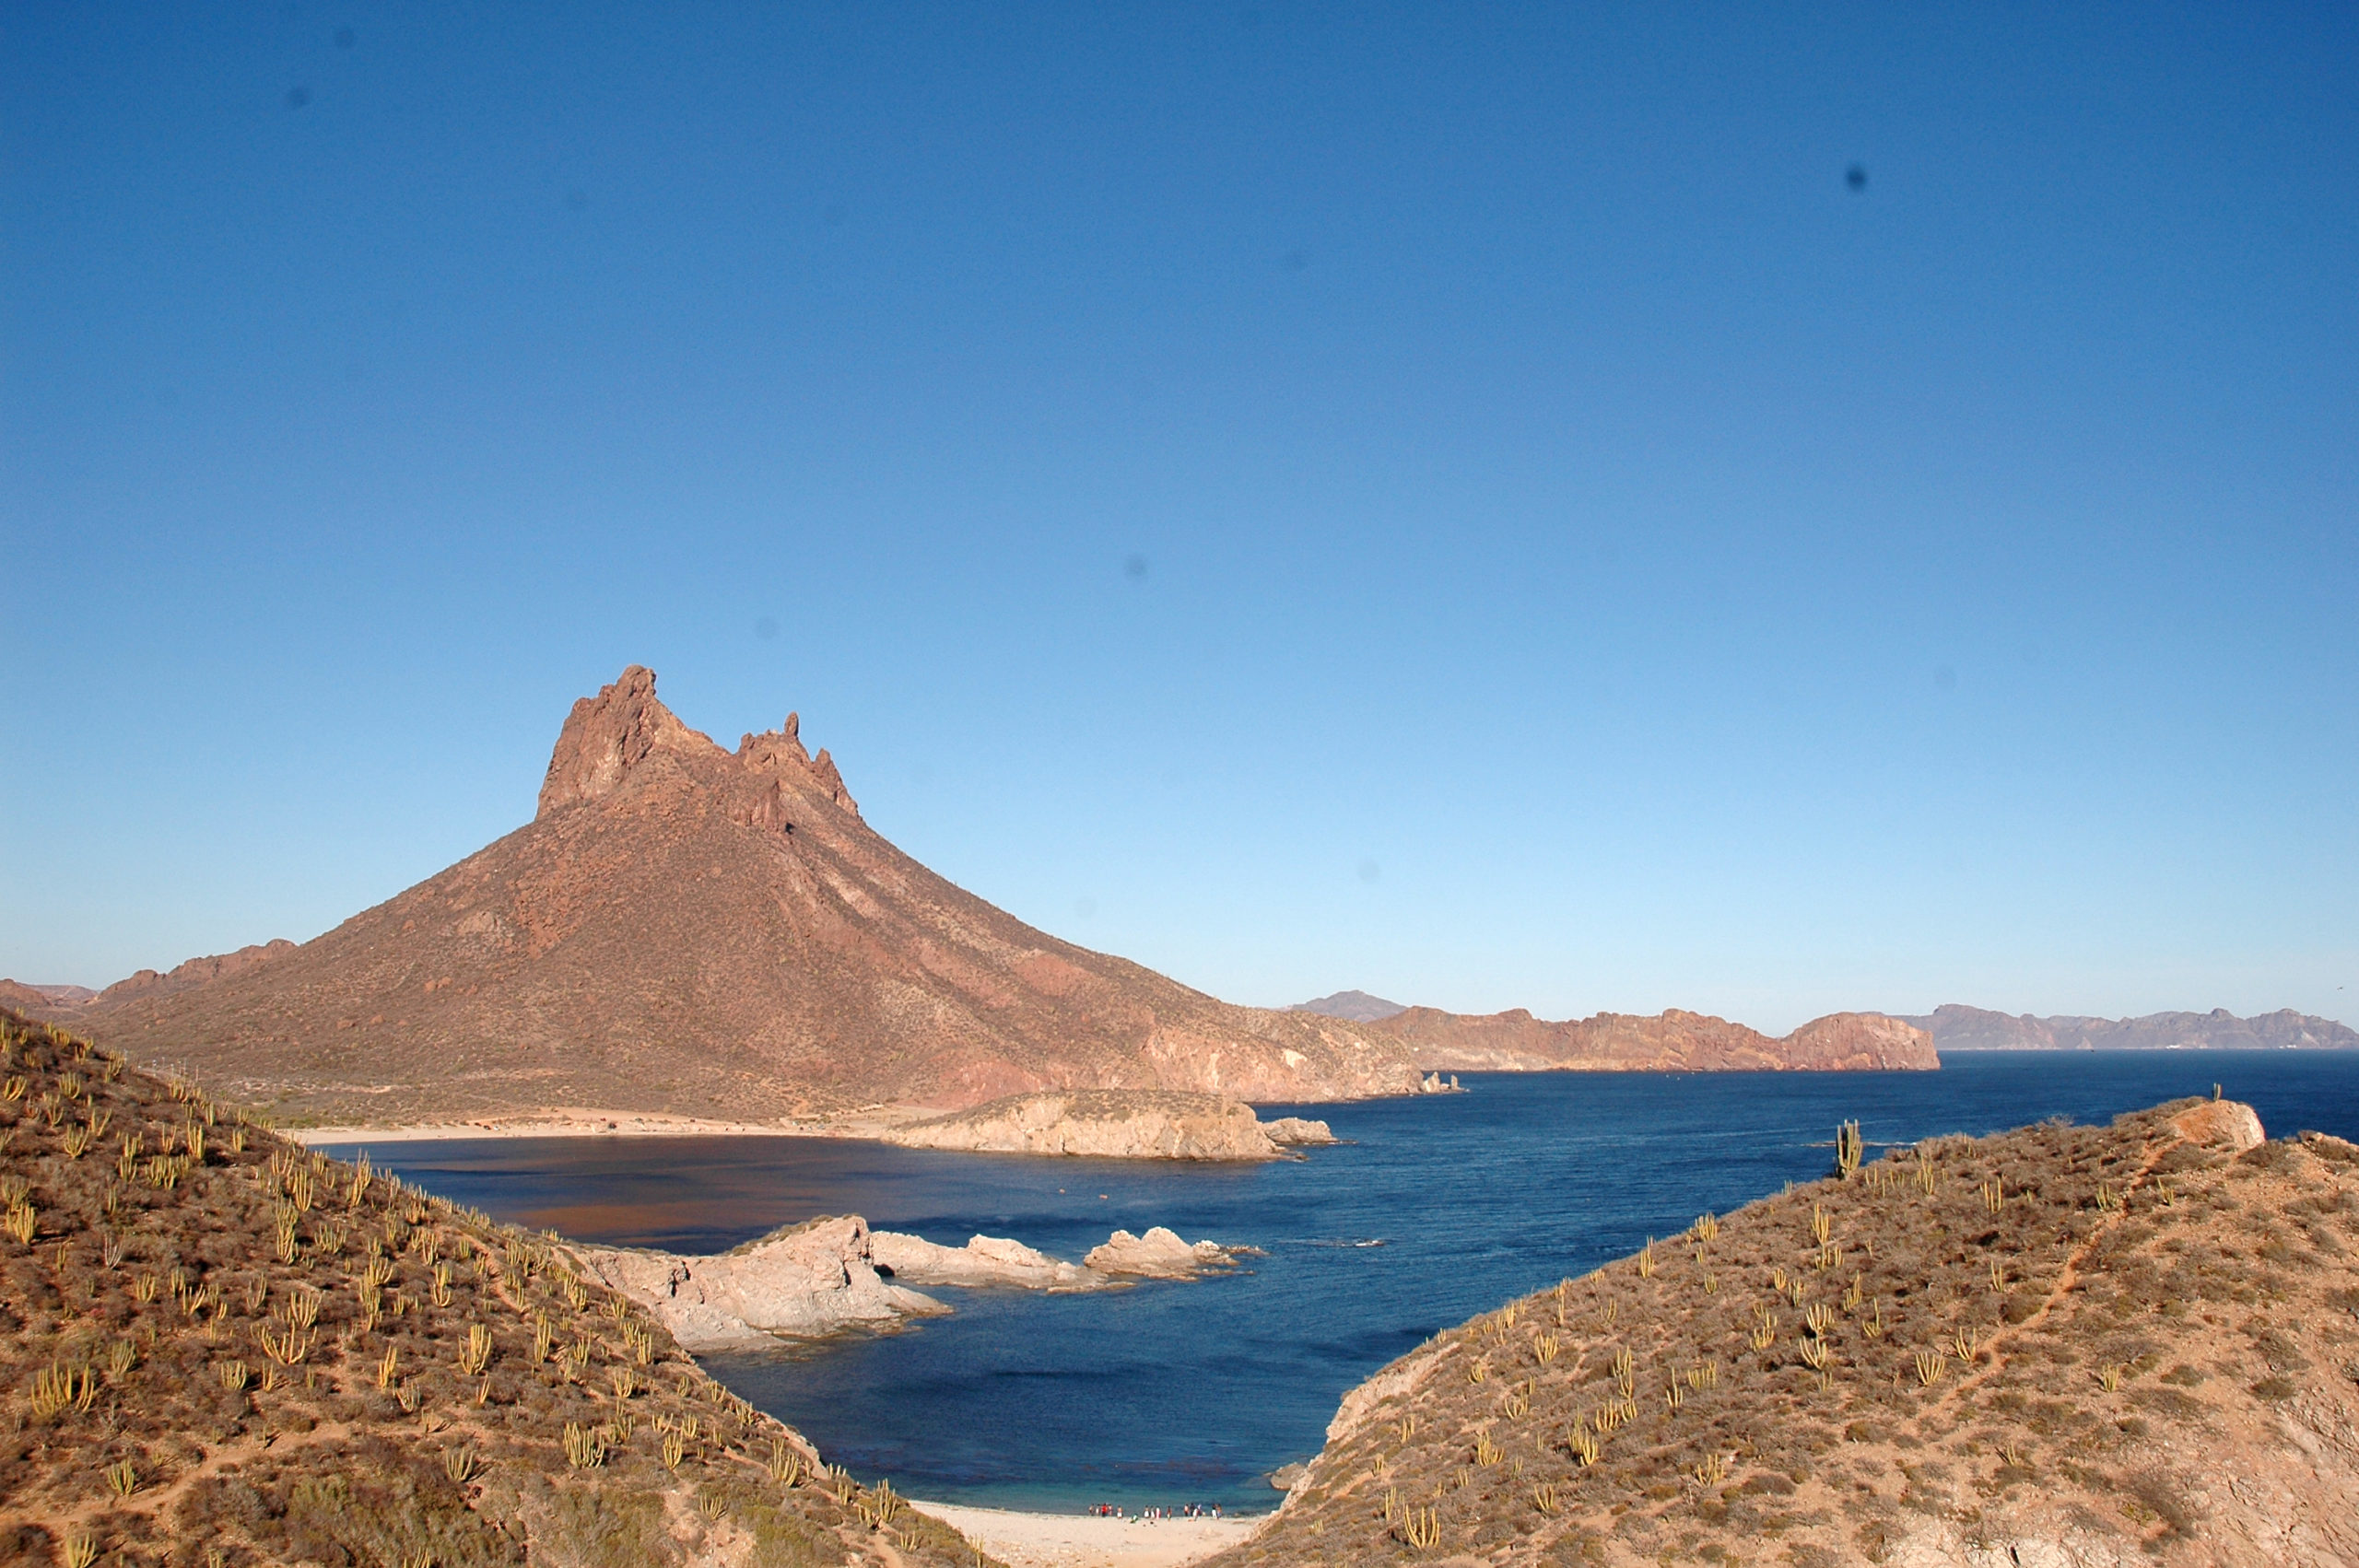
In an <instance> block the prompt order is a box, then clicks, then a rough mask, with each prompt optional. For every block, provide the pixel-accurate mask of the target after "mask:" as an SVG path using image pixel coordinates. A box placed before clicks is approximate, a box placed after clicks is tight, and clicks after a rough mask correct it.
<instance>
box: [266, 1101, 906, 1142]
mask: <svg viewBox="0 0 2359 1568" xmlns="http://www.w3.org/2000/svg"><path fill="white" fill-rule="evenodd" d="M863 1125H864V1124H863ZM282 1130H283V1132H284V1135H285V1136H286V1137H288V1138H292V1139H295V1140H297V1141H299V1142H302V1143H305V1144H308V1145H311V1146H314V1147H316V1146H318V1145H320V1144H323V1143H363V1144H373V1143H422V1142H428V1141H442V1140H446V1139H453V1138H691V1137H693V1138H727V1137H746V1136H758V1137H768V1138H847V1137H854V1138H856V1137H861V1136H864V1135H865V1134H864V1133H863V1132H862V1131H858V1130H853V1129H852V1128H851V1127H848V1126H846V1125H842V1124H838V1123H829V1122H819V1121H706V1120H700V1119H698V1117H684V1116H666V1115H664V1114H663V1113H662V1112H659V1111H593V1110H548V1111H534V1112H530V1113H527V1114H523V1115H518V1116H491V1117H480V1118H478V1119H475V1120H472V1121H440V1122H414V1123H410V1124H407V1125H405V1126H397V1127H362V1126H347V1127H291V1128H287V1129H282Z"/></svg>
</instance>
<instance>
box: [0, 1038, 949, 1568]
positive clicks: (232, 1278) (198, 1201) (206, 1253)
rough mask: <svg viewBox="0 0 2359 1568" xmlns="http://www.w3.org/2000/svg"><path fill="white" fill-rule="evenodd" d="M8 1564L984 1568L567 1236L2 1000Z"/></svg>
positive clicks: (3, 1501)
mask: <svg viewBox="0 0 2359 1568" xmlns="http://www.w3.org/2000/svg"><path fill="white" fill-rule="evenodd" d="M0 1215H5V1219H0V1543H5V1549H4V1550H5V1553H6V1558H7V1560H8V1561H10V1562H25V1563H27V1564H31V1565H49V1564H58V1563H63V1564H67V1565H70V1568H90V1565H91V1564H93V1563H94V1562H104V1563H105V1564H106V1565H107V1568H117V1565H121V1568H168V1565H170V1568H187V1565H190V1564H199V1563H202V1564H208V1565H217V1568H252V1565H255V1564H261V1563H342V1564H352V1565H359V1564H383V1565H387V1568H398V1565H402V1564H408V1565H411V1568H416V1565H417V1564H420V1563H432V1564H435V1565H437V1568H494V1565H511V1568H525V1565H527V1564H532V1563H552V1564H564V1565H569V1568H686V1565H687V1564H688V1563H696V1564H698V1565H711V1568H790V1565H792V1568H813V1565H816V1564H821V1563H826V1564H834V1563H840V1562H857V1563H862V1564H873V1565H875V1568H914V1565H916V1564H928V1565H933V1568H978V1565H979V1564H981V1563H983V1562H986V1561H987V1560H986V1559H983V1558H981V1557H980V1556H979V1554H978V1553H977V1552H976V1551H975V1550H974V1549H973V1548H972V1547H971V1546H970V1545H969V1544H968V1542H967V1541H966V1540H964V1539H961V1538H960V1537H959V1536H958V1535H957V1533H956V1532H955V1531H953V1530H951V1529H950V1528H949V1527H946V1526H945V1525H943V1524H941V1523H939V1522H938V1521H936V1520H933V1519H932V1518H929V1517H927V1516H925V1515H919V1514H916V1513H913V1512H912V1511H910V1509H909V1508H908V1507H906V1506H905V1505H904V1504H902V1502H901V1501H900V1499H898V1498H897V1497H895V1496H894V1495H893V1494H892V1493H891V1492H890V1491H889V1490H888V1489H886V1487H884V1486H883V1485H882V1484H881V1483H880V1485H879V1486H878V1487H877V1488H875V1489H874V1490H871V1489H865V1488H862V1487H859V1486H857V1485H856V1484H854V1483H853V1481H852V1480H851V1478H850V1477H849V1476H847V1475H845V1474H843V1473H842V1472H841V1471H839V1470H833V1469H828V1468H827V1467H825V1466H824V1465H823V1464H821V1462H820V1460H819V1457H818V1455H817V1454H816V1452H815V1451H814V1450H813V1449H812V1447H811V1445H809V1444H808V1443H807V1442H806V1441H805V1440H804V1438H803V1437H802V1436H801V1435H800V1434H799V1433H795V1432H794V1431H792V1429H790V1428H788V1427H785V1426H783V1425H781V1424H780V1423H779V1422H775V1421H772V1420H771V1419H769V1417H767V1416H763V1415H761V1414H759V1413H758V1412H757V1411H755V1410H753V1409H752V1407H750V1406H748V1405H747V1404H745V1402H744V1401H743V1400H741V1399H739V1398H737V1397H736V1396H734V1395H733V1394H731V1393H729V1392H728V1391H727V1390H726V1389H724V1388H722V1387H720V1386H719V1385H718V1384H716V1383H714V1382H712V1381H711V1380H710V1378H708V1377H706V1376H705V1375H704V1374H703V1373H702V1372H700V1371H699V1370H698V1368H697V1366H696V1365H695V1363H693V1362H691V1361H690V1360H689V1359H688V1358H687V1356H686V1355H684V1354H683V1353H682V1352H681V1351H680V1349H679V1347H678V1346H677V1345H676V1344H675V1342H674V1340H673V1339H672V1337H671V1335H670V1334H669V1333H667V1332H666V1331H665V1329H664V1328H663V1326H662V1325H661V1324H660V1323H658V1322H656V1321H655V1320H653V1319H652V1318H651V1317H650V1316H648V1314H647V1313H646V1312H644V1311H643V1310H641V1309H640V1307H639V1306H637V1305H634V1304H632V1303H631V1302H630V1301H629V1300H628V1299H626V1298H625V1297H623V1296H620V1295H617V1294H616V1293H613V1292H611V1291H610V1290H608V1289H607V1287H606V1286H605V1285H604V1284H603V1283H601V1282H600V1281H597V1280H596V1279H594V1278H584V1277H583V1275H582V1274H581V1272H580V1271H579V1270H577V1269H576V1268H575V1267H574V1266H573V1265H572V1263H571V1262H570V1261H569V1258H568V1257H567V1256H566V1254H565V1252H564V1250H563V1249H562V1248H561V1247H557V1246H552V1245H551V1244H550V1243H549V1241H548V1240H547V1238H546V1237H545V1236H540V1235H532V1234H529V1233H526V1232H522V1231H519V1230H516V1229H514V1228H512V1227H509V1226H504V1225H496V1224H493V1223H490V1222H489V1221H487V1220H486V1219H485V1218H484V1217H483V1216H482V1215H481V1214H478V1213H475V1212H473V1211H465V1210H459V1209H454V1208H452V1206H451V1205H450V1204H449V1203H448V1202H446V1201H444V1200H442V1199H436V1198H431V1197H428V1196H427V1195H426V1194H424V1193H421V1192H418V1191H417V1190H416V1189H414V1188H408V1187H406V1186H405V1185H404V1184H403V1183H401V1182H400V1181H399V1180H397V1179H394V1178H393V1177H391V1176H385V1175H381V1174H371V1173H370V1172H369V1170H368V1169H367V1167H366V1165H365V1164H364V1165H361V1166H359V1167H358V1168H356V1167H355V1166H352V1165H346V1164H341V1163H339V1162H336V1161H333V1160H330V1159H328V1158H326V1157H325V1156H323V1155H320V1154H316V1153H311V1152H309V1151H307V1150H304V1149H302V1148H301V1147H299V1146H298V1145H295V1144H292V1143H289V1142H288V1141H284V1140H283V1139H281V1138H279V1137H277V1136H276V1135H275V1134H273V1133H271V1132H268V1131H266V1130H264V1129H261V1128H259V1127H256V1126H252V1125H251V1124H249V1123H248V1122H246V1121H245V1120H244V1119H243V1117H241V1115H240V1114H239V1113H237V1112H236V1111H234V1110H232V1109H231V1108H230V1107H229V1106H224V1105H222V1104H219V1103H217V1102H215V1101H213V1100H210V1099H208V1098H206V1097H205V1095H204V1094H202V1093H201V1092H199V1091H196V1090H194V1089H193V1088H192V1087H190V1086H189V1085H186V1084H184V1083H168V1082H165V1081H163V1080H161V1079H158V1078H155V1077H152V1076H150V1075H148V1074H147V1073H145V1072H142V1071H139V1070H138V1069H136V1068H129V1067H126V1065H125V1064H124V1063H123V1060H122V1059H120V1058H118V1057H114V1056H112V1055H111V1054H109V1053H107V1052H106V1051H105V1050H104V1049H103V1047H101V1048H100V1049H98V1050H95V1051H94V1050H92V1049H90V1047H88V1043H87V1042H84V1041H79V1040H76V1039H75V1038H74V1037H72V1036H66V1035H64V1034H61V1033H59V1032H56V1031H54V1030H53V1029H51V1028H49V1027H47V1026H45V1025H41V1024H33V1023H30V1022H29V1021H27V1020H25V1019H24V1018H23V1017H21V1016H20V1015H18V1014H15V1013H8V1012H0Z"/></svg>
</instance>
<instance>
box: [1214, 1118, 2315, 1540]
mask: <svg viewBox="0 0 2359 1568" xmlns="http://www.w3.org/2000/svg"><path fill="white" fill-rule="evenodd" d="M1844 1133H1845V1136H1844V1137H1843V1138H1842V1139H1840V1140H1839V1141H1838V1144H1839V1146H1840V1147H1841V1149H1842V1154H1841V1155H1839V1156H1838V1159H1839V1162H1840V1167H1841V1168H1840V1170H1839V1172H1838V1174H1837V1175H1835V1176H1830V1177H1828V1178H1826V1179H1825V1180H1822V1181H1818V1182H1813V1183H1810V1184H1807V1185H1804V1186H1801V1187H1795V1188H1789V1189H1788V1190H1787V1191H1786V1192H1784V1193H1783V1194H1780V1195H1778V1196H1776V1197H1772V1198H1768V1199H1763V1200H1761V1201H1759V1202H1756V1203H1753V1204H1749V1205H1747V1206H1746V1207H1745V1208H1743V1210H1741V1211H1737V1212H1736V1213H1733V1214H1731V1215H1728V1216H1725V1217H1717V1218H1716V1217H1714V1216H1711V1215H1703V1216H1700V1217H1698V1219H1697V1220H1696V1223H1695V1224H1694V1225H1693V1226H1692V1227H1691V1228H1690V1229H1689V1230H1688V1231H1687V1233H1686V1234H1685V1235H1682V1236H1679V1237H1677V1238H1674V1239H1672V1240H1668V1241H1658V1242H1652V1243H1649V1246H1647V1247H1646V1248H1645V1249H1644V1250H1643V1251H1641V1252H1639V1253H1638V1254H1637V1255H1636V1256H1635V1257H1632V1258H1625V1259H1623V1260H1620V1261H1617V1262H1615V1263H1613V1264H1610V1265H1608V1266H1607V1267H1605V1268H1603V1269H1602V1270H1598V1271H1597V1272H1595V1273H1593V1274H1590V1275H1588V1276H1586V1277H1584V1278H1581V1279H1578V1280H1567V1281H1564V1282H1563V1283H1561V1284H1560V1285H1558V1286H1556V1287H1555V1288H1553V1289H1550V1290H1546V1291H1543V1292H1540V1293H1536V1294H1534V1295H1531V1296H1527V1297H1525V1298H1523V1299H1521V1300H1520V1301H1516V1302H1511V1303H1509V1304H1508V1305H1506V1306H1503V1307H1501V1308H1499V1309H1498V1310H1496V1311H1495V1312H1490V1313H1486V1314H1485V1315H1483V1316H1480V1317H1477V1318H1475V1319H1474V1320H1473V1321H1472V1322H1470V1323H1467V1324H1465V1325H1463V1326H1461V1327H1460V1328H1452V1329H1449V1330H1447V1331H1446V1332H1444V1333H1442V1334H1440V1335H1439V1336H1438V1337H1436V1338H1435V1339H1434V1340H1431V1341H1429V1342H1428V1343H1427V1344H1426V1345H1425V1346H1424V1347H1422V1348H1421V1349H1419V1350H1417V1351H1414V1352H1411V1353H1410V1354H1408V1355H1407V1356H1404V1357H1402V1359H1401V1360H1399V1361H1397V1362H1395V1363H1392V1364H1391V1366H1389V1367H1386V1368H1385V1369H1384V1370H1382V1371H1381V1372H1379V1373H1378V1374H1377V1375H1375V1376H1374V1377H1372V1378H1370V1379H1368V1380H1367V1382H1366V1383H1364V1384H1362V1385H1361V1386H1360V1387H1357V1388H1356V1389H1355V1390H1353V1391H1352V1393H1351V1394H1349V1395H1348V1396H1346V1397H1345V1398H1344V1401H1343V1404H1342V1407H1341V1409H1340V1410H1338V1412H1337V1414H1336V1417H1335V1419H1334V1422H1332V1424H1331V1425H1330V1427H1329V1429H1328V1438H1327V1443H1326V1445H1325V1447H1324V1448H1323V1449H1322V1450H1321V1451H1320V1454H1319V1456H1318V1457H1317V1458H1316V1459H1315V1460H1313V1461H1312V1462H1311V1463H1310V1465H1309V1467H1308V1469H1307V1472H1306V1473H1305V1474H1304V1475H1303V1476H1302V1478H1301V1479H1300V1480H1297V1482H1296V1484H1295V1485H1294V1487H1293V1489H1292V1490H1291V1492H1289V1494H1288V1496H1287V1499H1286V1502H1285V1505H1284V1506H1283V1507H1282V1509H1281V1510H1280V1512H1279V1514H1278V1515H1277V1516H1276V1517H1275V1518H1274V1519H1273V1522H1272V1523H1271V1525H1270V1526H1269V1527H1268V1528H1266V1529H1265V1530H1263V1531H1262V1532H1261V1533H1260V1534H1259V1535H1258V1536H1256V1537H1255V1538H1254V1539H1253V1540H1252V1541H1250V1543H1249V1544H1247V1545H1245V1546H1244V1547H1242V1548H1240V1549H1238V1550H1235V1551H1233V1552H1231V1553H1229V1554H1227V1555H1226V1556H1223V1557H1221V1558H1219V1559H1216V1560H1215V1561H1217V1562H1222V1563H1224V1564H1234V1565H1238V1568H1242V1565H1244V1564H1249V1563H1253V1564H1259V1563H1287V1564H1292V1563H1310V1562H1353V1563H1394V1562H1398V1563H1410V1562H1437V1563H1451V1564H1473V1563H1478V1562H1479V1563H1486V1564H1500V1565H1509V1564H1527V1563H1531V1564H1538V1563H1580V1562H1596V1563H1606V1564H1617V1563H1618V1564H1631V1565H1636V1564H1639V1563H1656V1562H1726V1563H1737V1562H1758V1563H1779V1564H1786V1563H1791V1564H1802V1565H1833V1564H1841V1563H1851V1562H1878V1563H1894V1564H1907V1565H1911V1568H2020V1565H2043V1568H2045V1565H2052V1568H2127V1565H2129V1564H2132V1563H2153V1562H2159V1563H2165V1564H2177V1563H2185V1564H2189V1565H2190V1568H2193V1565H2197V1564H2202V1565H2206V1568H2209V1565H2214V1564H2219V1565H2231V1568H2241V1565H2244V1564H2255V1565H2259V1564H2290V1565H2302V1568H2309V1565H2318V1568H2325V1565H2327V1564H2346V1563H2350V1562H2354V1561H2359V1251H2354V1249H2359V1148H2354V1147H2353V1145H2352V1144H2350V1143H2347V1142H2344V1141H2341V1140H2340V1139H2335V1138H2327V1137H2321V1136H2318V1135H2317V1134H2312V1133H2305V1134H2302V1135H2301V1136H2300V1137H2298V1138H2294V1139H2288V1140H2283V1141H2275V1142H2270V1141H2263V1136H2262V1129H2261V1126H2260V1121H2259V1117H2257V1116H2256V1115H2254V1113H2253V1112H2252V1110H2251V1108H2250V1107H2248V1106H2242V1105H2239V1104H2236V1102H2233V1101H2200V1100H2183V1101H2178V1102H2176V1103H2173V1104H2170V1105H2165V1106H2157V1107H2155V1108H2154V1109H2151V1110H2146V1111H2140V1112H2135V1113H2132V1114H2130V1115H2127V1116H2124V1117H2120V1118H2118V1119H2117V1120H2116V1121H2115V1122H2114V1123H2113V1124H2112V1125H2111V1126H2110V1127H2104V1128H2083V1127H2071V1126H2069V1125H2065V1124H2062V1123H2060V1122H2058V1123H2048V1124H2045V1125H2042V1126H2038V1127H2033V1128H2025V1129H2020V1130H2018V1131H2014V1132H2010V1133H2002V1134H1999V1135H1996V1136H1993V1137H1988V1138H1980V1139H1975V1138H1962V1137H1953V1138H1939V1139H1933V1140H1931V1141H1927V1142H1925V1143H1922V1144H1919V1145H1918V1146H1916V1147H1914V1148H1912V1149H1908V1150H1905V1151H1904V1150H1894V1151H1892V1152H1891V1153H1890V1154H1889V1155H1888V1157H1886V1158H1885V1159H1883V1160H1879V1161H1874V1162H1872V1163H1868V1164H1863V1165H1862V1164H1858V1163H1857V1156H1858V1153H1859V1145H1858V1144H1857V1143H1856V1141H1853V1139H1855V1137H1856V1133H1855V1130H1854V1129H1849V1128H1847V1129H1844Z"/></svg>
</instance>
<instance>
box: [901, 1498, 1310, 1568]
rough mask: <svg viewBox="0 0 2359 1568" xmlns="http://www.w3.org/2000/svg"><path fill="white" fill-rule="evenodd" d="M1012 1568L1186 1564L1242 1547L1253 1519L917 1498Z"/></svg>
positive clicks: (1256, 1522)
mask: <svg viewBox="0 0 2359 1568" xmlns="http://www.w3.org/2000/svg"><path fill="white" fill-rule="evenodd" d="M910 1507H912V1508H916V1509H919V1510H921V1511H922V1512H924V1513H927V1514H931V1515H933V1516H934V1517H935V1518H937V1519H940V1520H941V1521H943V1522H944V1523H945V1524H946V1525H949V1526H950V1527H953V1528H954V1529H956V1530H957V1531H958V1532H959V1533H960V1534H961V1535H963V1536H965V1537H966V1538H967V1539H968V1540H971V1541H973V1542H974V1543H975V1544H976V1545H977V1546H979V1547H980V1548H981V1549H982V1550H984V1551H985V1552H987V1553H989V1554H990V1555H992V1556H993V1557H996V1558H998V1559H999V1560H1000V1561H1001V1562H1005V1563H1006V1564H1008V1568H1181V1565H1182V1564H1185V1563H1190V1562H1202V1561H1203V1559H1205V1558H1207V1557H1210V1556H1212V1555H1213V1554H1214V1553H1215V1552H1217V1551H1224V1550H1227V1549H1228V1548H1230V1547H1232V1546H1236V1545H1238V1543H1239V1542H1241V1541H1243V1540H1244V1539H1246V1538H1247V1537H1249V1536H1250V1535H1251V1534H1252V1533H1253V1532H1254V1531H1255V1530H1257V1529H1259V1528H1261V1527H1262V1522H1263V1520H1265V1519H1267V1518H1268V1517H1269V1515H1262V1517H1261V1518H1251V1519H1156V1520H1140V1519H1101V1518H1098V1517H1097V1516H1095V1515H1088V1514H1014V1513H1009V1512H1007V1511H1005V1510H1003V1509H999V1508H962V1507H959V1506H958V1505H957V1504H950V1503H918V1502H912V1503H911V1504H910Z"/></svg>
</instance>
